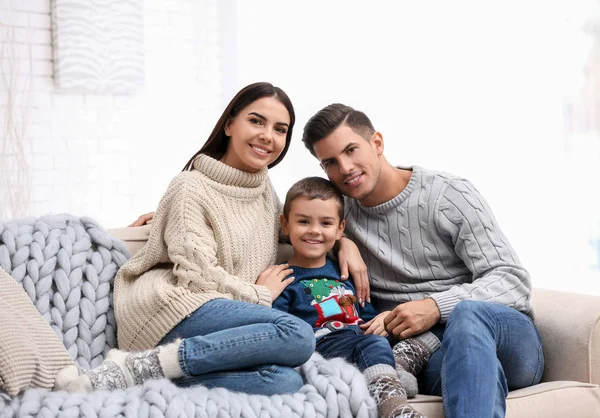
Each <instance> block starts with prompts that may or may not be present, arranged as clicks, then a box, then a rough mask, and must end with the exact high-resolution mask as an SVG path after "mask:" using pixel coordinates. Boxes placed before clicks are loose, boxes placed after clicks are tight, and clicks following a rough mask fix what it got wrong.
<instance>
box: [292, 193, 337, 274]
mask: <svg viewBox="0 0 600 418" xmlns="http://www.w3.org/2000/svg"><path fill="white" fill-rule="evenodd" d="M338 212H339V206H338V203H337V202H336V201H335V200H333V199H327V200H321V199H312V200H309V199H307V198H306V197H305V196H300V197H298V198H296V199H294V201H293V202H292V204H291V206H290V212H289V214H288V219H286V218H285V217H284V216H283V215H281V226H282V228H283V231H284V232H285V233H286V234H287V235H288V236H289V237H290V241H291V243H292V246H293V247H294V257H293V262H294V264H297V265H301V266H302V267H307V268H311V267H321V266H323V265H324V264H325V257H326V255H327V252H328V251H329V250H331V249H332V248H333V246H334V245H335V242H336V241H337V240H338V239H340V238H341V236H342V232H344V227H345V225H346V223H345V221H340V217H339V214H338Z"/></svg>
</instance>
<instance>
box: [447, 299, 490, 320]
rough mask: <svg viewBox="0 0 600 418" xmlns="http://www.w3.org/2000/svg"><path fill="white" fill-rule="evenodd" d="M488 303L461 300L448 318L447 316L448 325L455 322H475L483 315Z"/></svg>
mask: <svg viewBox="0 0 600 418" xmlns="http://www.w3.org/2000/svg"><path fill="white" fill-rule="evenodd" d="M487 304H489V302H481V301H478V300H462V301H460V302H458V303H457V304H456V306H455V307H454V309H452V312H450V316H448V325H450V324H451V323H452V322H456V321H465V322H466V321H477V320H478V319H481V318H482V317H483V315H484V313H485V308H486V305H487Z"/></svg>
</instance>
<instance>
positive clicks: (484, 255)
mask: <svg viewBox="0 0 600 418" xmlns="http://www.w3.org/2000/svg"><path fill="white" fill-rule="evenodd" d="M411 169H412V171H413V172H412V175H411V178H410V181H409V182H408V184H407V186H406V188H405V189H404V190H403V191H402V192H401V193H400V194H399V195H398V196H396V197H395V198H393V199H392V200H390V201H388V202H386V203H383V204H381V205H378V206H374V207H364V206H362V205H361V204H360V203H359V202H358V201H356V200H354V199H349V198H346V223H347V226H346V234H347V235H348V236H349V237H350V238H352V239H353V240H354V241H355V242H356V244H357V245H358V247H359V249H360V251H361V254H362V256H363V258H364V260H365V263H366V264H367V267H368V269H369V275H370V277H371V295H372V297H373V303H374V305H375V306H376V308H378V309H379V310H390V309H393V308H394V307H395V306H396V305H398V304H399V303H402V302H408V301H411V300H419V299H423V298H426V297H431V298H432V299H434V300H435V302H436V303H437V305H438V307H439V309H440V312H441V322H446V320H447V319H448V316H449V315H450V312H451V311H452V309H453V308H454V307H455V306H456V304H457V303H458V302H459V301H461V300H467V299H472V300H481V301H490V302H496V303H501V304H504V305H506V306H510V307H513V308H515V309H517V310H519V311H521V312H524V313H526V314H528V315H530V316H531V315H532V308H531V304H530V300H529V299H530V291H531V281H530V277H529V273H528V272H527V270H525V268H524V267H523V266H522V265H521V263H520V261H519V259H518V257H517V255H516V253H515V251H514V250H513V248H512V246H511V245H510V243H509V241H508V239H507V238H506V236H504V234H503V233H502V231H501V230H500V228H499V226H498V224H497V222H496V220H495V218H494V215H493V214H492V211H491V210H490V208H489V207H488V205H487V203H486V202H485V200H484V199H483V197H482V196H481V194H479V192H478V191H477V189H475V187H474V186H473V184H471V183H470V182H469V181H467V180H465V179H463V178H460V177H457V176H453V175H451V174H447V173H442V172H435V171H429V170H425V169H423V168H420V167H412V168H411Z"/></svg>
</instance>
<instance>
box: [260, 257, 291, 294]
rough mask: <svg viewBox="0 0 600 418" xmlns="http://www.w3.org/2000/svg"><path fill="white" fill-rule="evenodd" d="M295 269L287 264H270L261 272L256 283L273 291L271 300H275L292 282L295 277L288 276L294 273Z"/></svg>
mask: <svg viewBox="0 0 600 418" xmlns="http://www.w3.org/2000/svg"><path fill="white" fill-rule="evenodd" d="M293 272H294V270H292V269H291V268H289V266H288V265H287V264H278V265H275V266H269V267H267V268H266V269H265V271H263V272H262V273H260V275H259V276H258V279H256V284H259V285H262V286H265V287H266V288H267V289H269V292H271V300H275V299H277V298H278V297H279V295H281V292H283V290H284V289H285V288H286V287H288V286H289V285H291V284H292V282H293V281H294V277H289V278H287V279H286V277H287V276H289V275H290V274H292V273H293Z"/></svg>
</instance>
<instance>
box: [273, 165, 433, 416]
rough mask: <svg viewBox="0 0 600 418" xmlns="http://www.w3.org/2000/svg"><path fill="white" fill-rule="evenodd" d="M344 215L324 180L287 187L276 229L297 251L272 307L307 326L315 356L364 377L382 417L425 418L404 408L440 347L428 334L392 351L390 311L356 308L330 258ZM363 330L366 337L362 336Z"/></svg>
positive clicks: (335, 194) (350, 290)
mask: <svg viewBox="0 0 600 418" xmlns="http://www.w3.org/2000/svg"><path fill="white" fill-rule="evenodd" d="M343 216H344V200H343V198H342V195H341V194H340V192H339V191H338V190H337V189H336V188H335V186H334V185H333V184H332V183H330V182H329V181H328V180H325V179H323V178H321V177H307V178H305V179H302V180H300V181H299V182H297V183H296V184H294V185H293V186H292V187H291V188H290V190H289V191H288V193H287V195H286V199H285V204H284V208H283V214H282V215H281V225H282V228H283V231H284V232H285V233H286V234H287V235H288V236H289V238H290V241H291V244H292V246H293V247H294V255H293V257H292V258H291V259H290V260H289V261H288V264H289V265H290V268H292V269H293V270H294V281H293V283H292V284H290V285H289V286H288V287H286V288H285V290H284V291H283V293H282V294H281V295H280V296H279V297H278V298H277V299H276V300H275V301H274V302H273V307H274V308H277V309H279V310H282V311H284V312H289V313H291V314H292V315H295V316H297V317H299V318H302V319H304V320H305V321H306V322H308V323H309V324H310V325H312V326H313V328H314V331H315V338H316V339H317V345H316V351H317V352H319V353H320V354H321V355H322V356H323V357H325V358H332V357H343V358H345V359H346V360H347V361H349V362H351V363H353V364H355V365H356V366H357V367H358V368H359V369H360V370H361V371H362V372H363V374H364V376H365V379H366V381H367V385H368V388H369V392H370V394H371V396H372V397H373V398H374V399H375V400H376V402H377V408H378V411H379V416H380V417H382V418H391V417H396V418H400V417H401V418H424V417H423V416H422V415H421V414H419V413H418V412H416V411H415V410H414V409H413V408H412V407H411V406H410V405H408V401H407V393H408V394H410V395H412V396H414V395H415V394H416V392H417V388H416V378H415V377H414V376H415V375H416V374H418V373H419V372H420V371H421V369H422V368H423V366H424V365H425V364H426V362H427V361H428V360H429V357H430V355H431V354H432V353H433V352H434V351H435V350H436V349H437V348H438V347H439V344H440V343H439V340H438V339H437V338H436V337H435V335H433V334H432V333H430V332H426V333H423V334H421V335H419V336H417V337H415V338H410V339H405V340H403V341H401V342H399V343H398V344H396V345H395V346H394V349H393V350H392V347H391V345H390V341H391V340H390V341H388V339H386V338H385V335H387V334H386V332H385V330H384V326H383V319H384V318H385V317H386V315H387V314H388V313H389V312H382V313H380V314H378V313H377V312H376V311H375V308H374V307H373V306H372V305H371V304H370V303H365V305H364V307H361V306H360V305H359V304H358V303H357V299H356V296H355V289H354V285H353V284H352V281H351V280H346V281H342V280H341V279H340V272H339V267H338V265H337V264H336V263H335V262H334V261H333V260H331V259H330V258H328V257H327V254H328V252H329V251H330V250H331V249H332V248H333V246H334V245H335V243H336V241H337V240H338V239H340V237H341V236H342V233H343V231H344V227H345V221H344V220H343ZM365 321H367V323H365ZM360 324H362V326H359V325H360ZM361 328H363V329H369V330H370V331H367V332H369V333H368V334H365V333H363V331H362V330H361ZM373 330H375V332H378V333H380V334H381V335H377V334H373V333H371V332H372V331H373ZM390 338H391V337H390Z"/></svg>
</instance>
